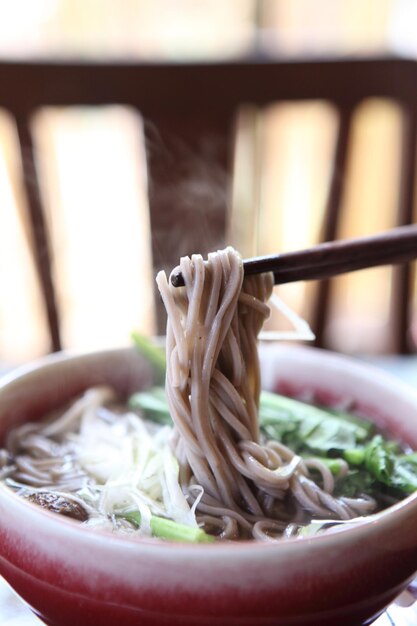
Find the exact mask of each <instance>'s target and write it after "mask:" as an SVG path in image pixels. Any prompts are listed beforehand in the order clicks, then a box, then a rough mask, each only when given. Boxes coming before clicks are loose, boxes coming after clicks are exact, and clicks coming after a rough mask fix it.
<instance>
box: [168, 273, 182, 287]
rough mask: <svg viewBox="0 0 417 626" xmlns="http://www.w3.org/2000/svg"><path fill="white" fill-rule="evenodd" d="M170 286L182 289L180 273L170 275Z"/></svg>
mask: <svg viewBox="0 0 417 626" xmlns="http://www.w3.org/2000/svg"><path fill="white" fill-rule="evenodd" d="M171 285H172V286H173V287H183V286H184V279H183V277H182V274H181V272H177V273H176V274H171Z"/></svg>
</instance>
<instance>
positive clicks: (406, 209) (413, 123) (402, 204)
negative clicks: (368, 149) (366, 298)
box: [390, 107, 417, 354]
mask: <svg viewBox="0 0 417 626" xmlns="http://www.w3.org/2000/svg"><path fill="white" fill-rule="evenodd" d="M401 139H402V154H401V169H400V172H401V174H400V189H399V202H398V211H397V224H398V226H402V225H405V224H412V223H413V212H414V194H415V173H416V150H417V109H416V108H415V107H404V108H403V116H402V138H401ZM391 280H392V286H391V310H390V318H391V319H390V322H391V327H392V337H393V349H394V351H395V352H396V353H399V354H408V353H410V352H412V351H413V346H412V345H411V342H410V339H409V336H408V331H409V326H410V313H411V299H412V266H411V264H407V265H399V266H397V267H394V268H393V270H392V279H391Z"/></svg>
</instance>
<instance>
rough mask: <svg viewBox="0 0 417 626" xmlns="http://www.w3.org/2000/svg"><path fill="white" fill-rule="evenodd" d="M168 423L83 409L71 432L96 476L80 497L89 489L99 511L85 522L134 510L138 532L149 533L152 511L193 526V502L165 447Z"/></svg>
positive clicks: (80, 459) (85, 464)
mask: <svg viewBox="0 0 417 626" xmlns="http://www.w3.org/2000/svg"><path fill="white" fill-rule="evenodd" d="M171 437H172V428H170V427H169V426H166V427H163V428H155V427H154V425H153V424H150V423H148V422H146V421H145V420H143V419H142V418H141V417H139V416H138V415H136V414H133V413H126V414H124V415H116V414H113V413H112V412H111V411H108V410H106V409H104V410H103V409H100V410H96V411H93V412H91V411H86V412H85V413H84V415H83V416H82V418H81V424H80V430H79V434H78V433H77V434H72V435H71V441H72V442H73V444H74V445H75V448H76V453H77V458H78V462H79V463H80V465H81V467H82V468H83V469H84V470H85V472H86V473H87V474H89V475H90V476H92V477H94V479H95V480H97V483H98V484H97V486H95V487H91V486H90V487H89V488H88V489H89V490H90V491H89V493H87V494H81V493H80V494H79V495H80V497H85V495H87V497H86V501H88V499H89V498H90V501H91V499H92V497H93V498H94V496H92V495H91V490H92V489H95V497H96V502H97V501H98V510H99V512H100V513H101V514H102V517H101V516H100V517H99V518H97V517H92V518H91V519H90V520H89V521H88V522H87V524H89V525H94V526H97V525H99V524H100V522H99V519H103V523H104V524H105V525H108V522H107V521H106V518H112V517H114V518H115V519H119V518H120V517H123V516H124V515H126V514H128V513H130V512H132V511H138V512H139V513H140V516H141V524H140V531H139V532H140V534H141V535H146V536H150V535H151V534H152V533H151V527H150V521H151V517H152V515H158V516H163V517H167V518H170V519H172V520H174V521H175V522H178V523H181V524H186V525H188V526H193V527H197V521H196V518H195V513H194V511H195V506H193V507H192V508H191V506H190V505H189V504H188V502H187V499H186V497H185V496H184V494H183V492H182V490H181V487H180V484H179V481H178V474H179V466H178V462H177V460H176V458H175V457H174V455H173V454H172V452H171V449H170V441H171Z"/></svg>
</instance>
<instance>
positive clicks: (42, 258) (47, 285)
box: [15, 115, 61, 352]
mask: <svg viewBox="0 0 417 626" xmlns="http://www.w3.org/2000/svg"><path fill="white" fill-rule="evenodd" d="M15 120H16V127H17V133H18V138H19V146H20V153H21V162H22V172H23V184H24V188H25V192H26V196H27V208H28V222H29V224H30V226H31V234H32V243H33V246H32V249H33V256H34V261H35V265H36V269H37V273H38V277H39V282H40V288H41V292H42V296H43V302H44V306H45V309H46V315H47V320H48V328H49V334H50V341H51V350H52V351H54V352H55V351H57V350H60V349H61V337H60V329H59V318H58V309H57V305H56V299H55V289H54V284H53V278H52V268H51V253H50V244H49V238H48V234H47V229H46V224H45V218H44V214H43V209H42V202H41V196H40V189H39V181H38V175H37V171H36V163H35V155H34V147H33V141H32V136H31V132H30V128H29V121H28V118H27V116H25V115H23V116H21V115H17V116H16V117H15Z"/></svg>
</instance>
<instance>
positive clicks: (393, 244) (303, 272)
mask: <svg viewBox="0 0 417 626" xmlns="http://www.w3.org/2000/svg"><path fill="white" fill-rule="evenodd" d="M416 258H417V224H412V225H410V226H399V227H398V228H393V229H391V230H388V231H386V232H383V233H380V234H378V235H373V236H372V237H360V238H358V239H342V240H340V241H331V242H327V243H322V244H319V245H318V246H314V247H313V248H307V249H306V250H297V251H296V252H285V253H283V254H274V255H271V256H259V257H254V258H252V259H245V260H244V261H243V268H244V273H245V276H251V275H254V274H263V273H264V272H273V273H274V282H275V284H276V285H281V284H284V283H291V282H297V281H300V280H322V279H325V278H331V277H332V276H337V275H338V274H344V273H346V272H354V271H357V270H362V269H365V268H367V267H377V266H379V265H394V264H399V263H407V262H408V261H412V260H413V259H416ZM171 282H172V284H173V285H174V287H180V286H182V285H184V280H183V277H182V275H181V272H177V273H176V274H172V275H171Z"/></svg>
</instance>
